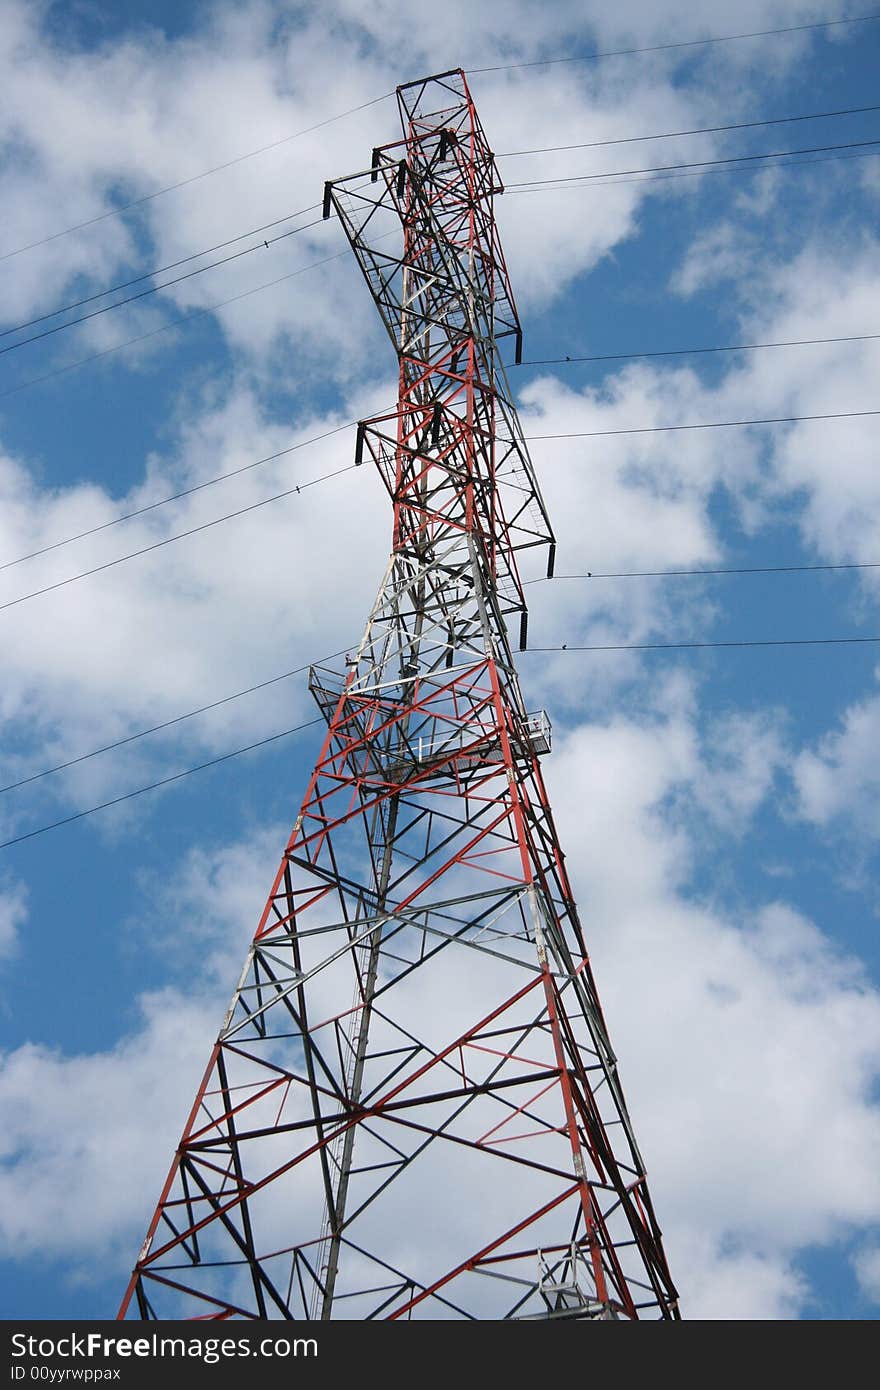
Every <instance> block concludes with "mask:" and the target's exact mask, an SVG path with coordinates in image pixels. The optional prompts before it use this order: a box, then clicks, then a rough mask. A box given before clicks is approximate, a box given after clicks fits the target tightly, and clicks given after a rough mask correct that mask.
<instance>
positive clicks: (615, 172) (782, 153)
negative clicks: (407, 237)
mask: <svg viewBox="0 0 880 1390" xmlns="http://www.w3.org/2000/svg"><path fill="white" fill-rule="evenodd" d="M877 145H880V139H877V140H846V141H843V142H842V143H841V144H837V145H803V146H800V147H799V148H797V149H794V150H764V151H762V152H761V153H760V154H736V155H733V154H732V155H726V156H725V157H724V158H721V159H698V160H689V161H687V162H683V163H679V164H650V165H646V166H645V167H644V168H641V169H603V170H601V172H599V173H595V174H570V175H562V174H560V175H556V176H554V177H553V178H547V179H523V180H521V181H520V182H519V183H509V184H507V185H506V186H505V191H506V192H507V193H518V192H520V191H521V190H524V189H527V188H548V187H549V186H550V185H551V184H552V185H553V186H559V187H564V186H565V185H566V184H574V185H577V184H581V183H585V184H589V183H592V182H593V181H594V180H596V179H614V178H623V177H628V176H631V175H635V174H657V173H669V172H671V171H674V170H679V169H711V168H715V167H717V166H720V165H738V164H750V163H754V162H755V161H756V160H759V159H787V158H788V157H789V156H790V155H800V154H826V153H828V152H829V151H837V150H856V149H863V148H866V147H868V146H872V147H874V146H877ZM815 162H816V163H818V160H817V161H815ZM772 167H775V166H772Z"/></svg>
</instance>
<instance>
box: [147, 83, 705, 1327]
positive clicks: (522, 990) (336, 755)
mask: <svg viewBox="0 0 880 1390" xmlns="http://www.w3.org/2000/svg"><path fill="white" fill-rule="evenodd" d="M398 102H399V108H400V115H401V120H402V125H403V131H404V140H403V141H401V142H400V143H397V144H393V145H388V146H386V147H383V148H381V149H378V150H376V151H374V154H373V160H372V164H371V166H370V168H369V169H367V170H365V171H364V172H363V173H361V174H357V175H354V176H352V177H350V178H345V179H340V180H337V181H334V182H331V183H328V184H327V186H326V189H325V203H324V210H325V214H326V215H330V213H331V212H333V211H335V213H336V215H337V216H338V217H339V219H340V221H341V223H342V226H343V228H344V229H345V232H346V235H347V236H348V239H349V241H350V243H351V247H352V249H353V251H354V254H355V256H356V258H357V261H358V264H359V265H360V267H361V270H362V271H363V274H364V277H365V279H366V281H367V284H368V285H369V288H370V291H371V293H372V295H373V298H374V300H375V303H376V306H377V308H378V310H379V313H380V315H381V317H382V320H383V322H384V324H385V327H386V329H387V331H388V335H389V337H390V338H391V341H392V343H393V345H394V348H395V351H396V353H397V356H398V360H399V372H400V387H399V400H398V406H397V409H396V410H395V411H394V412H393V413H390V414H386V415H382V416H379V417H377V418H375V419H371V420H368V421H365V422H363V423H362V424H361V426H360V427H359V430H358V440H357V460H358V462H364V461H366V460H367V459H371V460H372V461H373V463H375V465H376V467H377V468H378V471H379V474H380V477H381V479H382V481H383V483H384V485H385V487H386V488H387V490H388V494H389V496H390V498H391V502H392V506H393V514H394V524H393V545H392V553H391V558H390V560H389V562H388V567H387V570H386V573H385V575H384V578H383V580H382V583H381V586H380V588H379V593H378V596H377V598H376V601H375V603H374V605H373V608H372V611H371V613H370V616H369V619H368V621H367V625H366V628H365V630H364V635H363V638H362V640H361V643H360V646H359V648H358V650H357V652H356V653H353V654H352V655H351V656H350V658H349V659H348V661H347V664H346V669H345V672H344V673H343V674H337V673H335V672H333V671H331V670H325V669H321V668H316V669H313V670H312V672H311V677H310V683H311V688H312V691H313V693H314V695H315V698H316V699H317V702H318V705H319V706H320V708H321V710H322V711H323V713H324V715H325V716H326V719H327V724H328V729H327V734H326V737H325V739H324V742H323V746H322V748H321V751H320V754H319V756H318V760H317V764H316V766H315V769H314V772H313V774H312V777H311V781H310V782H309V785H308V789H307V791H306V794H305V798H304V800H303V803H302V808H301V810H300V813H299V815H298V817H297V819H296V823H295V825H294V828H293V832H292V834H291V836H290V840H289V842H288V845H287V848H286V849H285V851H284V856H283V858H282V861H281V867H280V868H279V870H278V875H277V877H276V879H275V882H274V884H273V887H272V891H271V893H270V895H269V900H268V902H267V904H266V907H265V910H264V912H263V915H262V917H261V919H260V922H259V925H258V927H257V930H256V933H255V935H254V938H253V943H252V945H251V948H250V951H249V953H248V955H247V959H246V961H245V965H244V969H243V971H242V974H241V978H240V981H239V984H238V987H237V988H236V990H235V993H234V995H233V997H232V1002H231V1004H230V1006H229V1010H228V1012H227V1014H226V1017H225V1019H224V1020H223V1024H222V1027H221V1029H220V1033H219V1036H218V1038H217V1041H216V1043H215V1045H214V1048H213V1051H212V1052H211V1056H210V1059H209V1062H208V1065H207V1068H206V1070H205V1073H204V1077H203V1079H202V1082H201V1085H200V1086H199V1089H198V1094H197V1096H196V1099H195V1102H194V1104H193V1107H192V1111H191V1113H190V1115H189V1118H188V1120H187V1122H186V1126H185V1129H184V1133H183V1137H182V1139H181V1141H180V1145H179V1147H178V1150H177V1153H176V1155H175V1158H174V1162H173V1164H172V1167H171V1171H170V1173H169V1176H168V1179H167V1182H166V1184H165V1187H164V1189H163V1191H162V1193H161V1197H160V1199H159V1203H158V1206H157V1208H156V1212H155V1215H154V1217H153V1219H152V1221H151V1223H150V1226H149V1230H148V1233H147V1237H146V1240H145V1242H144V1245H143V1248H142V1250H141V1253H140V1255H139V1257H138V1260H137V1264H136V1267H135V1270H134V1273H133V1275H132V1279H131V1282H130V1284H129V1287H128V1289H127V1292H126V1294H125V1298H124V1301H123V1304H122V1308H121V1310H120V1316H121V1317H125V1316H129V1317H140V1318H154V1317H163V1318H164V1317H200V1318H228V1317H235V1318H239V1317H240V1318H285V1319H312V1318H317V1319H328V1318H331V1317H334V1318H356V1319H370V1318H387V1319H398V1318H419V1317H421V1318H478V1319H505V1318H511V1319H529V1318H538V1319H555V1318H581V1319H590V1318H618V1317H621V1318H635V1317H644V1316H649V1317H664V1318H677V1317H678V1306H677V1296H676V1292H675V1289H674V1287H673V1284H672V1281H671V1279H670V1275H669V1271H668V1268H667V1264H666V1260H665V1257H664V1253H663V1248H662V1245H661V1239H660V1231H659V1229H658V1226H657V1223H656V1220H655V1217H654V1213H653V1208H652V1205H651V1200H650V1197H649V1194H648V1189H647V1185H646V1179H645V1169H644V1165H643V1162H642V1159H641V1156H640V1154H639V1150H638V1147H637V1145H636V1141H635V1137H634V1135H633V1131H632V1127H631V1124H630V1120H629V1116H628V1114H627V1110H626V1106H625V1103H624V1098H623V1093H622V1091H621V1088H620V1083H619V1081H618V1075H617V1064H616V1060H615V1057H614V1053H613V1051H612V1049H611V1045H610V1043H609V1040H608V1036H607V1033H606V1028H605V1023H604V1020H603V1016H602V1011H601V1008H600V1005H599V1001H598V998H597V995H596V990H595V986H594V983H593V976H592V973H591V969H590V964H589V961H588V958H587V952H586V948H585V944H584V938H583V934H582V930H581V926H580V923H579V921H578V916H577V911H576V908H575V903H574V899H573V896H572V891H571V887H570V885H569V880H568V874H567V871H566V867H565V861H564V858H563V855H562V852H561V850H560V847H559V843H558V839H557V835H556V830H555V827H554V823H553V818H552V815H551V812H550V806H549V802H548V798H547V793H546V791H545V787H544V781H543V777H542V772H541V756H542V754H544V753H545V752H547V751H548V749H549V742H550V733H549V724H548V722H547V720H546V716H544V715H543V714H537V715H536V714H534V713H529V712H528V711H527V710H526V708H525V705H524V703H523V698H522V694H521V692H520V687H519V682H518V678H517V674H516V670H515V667H514V662H513V656H512V652H511V645H510V640H509V637H508V631H507V627H508V623H509V622H510V621H511V620H512V621H513V623H514V628H516V625H517V623H518V624H519V636H520V643H521V645H522V644H524V642H525V636H526V633H525V612H526V605H525V598H524V593H523V585H522V580H521V577H520V570H519V559H520V557H521V555H522V553H523V552H524V551H527V550H529V549H532V548H538V547H544V548H545V549H546V550H547V553H548V557H549V568H550V569H551V570H552V559H553V551H554V542H553V535H552V531H551V528H550V523H549V520H548V517H547V513H546V510H545V507H544V503H543V501H542V498H541V494H540V491H539V488H538V484H537V481H536V478H535V474H534V470H533V467H532V464H531V461H530V459H529V455H528V451H527V449H526V445H525V442H524V440H523V435H522V431H521V428H520V425H519V422H518V419H517V414H516V410H515V409H514V405H513V402H512V397H511V393H510V390H509V386H508V383H507V378H506V374H505V368H504V363H503V358H502V352H503V351H504V350H509V349H510V348H512V349H513V350H514V351H515V352H516V353H517V355H518V354H519V350H520V342H521V335H520V326H519V319H518V317H517V311H516V307H515V304H514V300H513V295H512V292H511V289H510V285H509V283H508V276H507V270H506V267H505V263H504V257H503V254H502V251H501V246H500V244H499V241H498V235H497V231H496V227H495V219H494V210H493V201H494V198H495V195H496V194H498V193H499V192H501V191H502V190H501V185H500V182H499V179H498V175H497V172H496V168H495V162H494V159H493V156H492V153H491V150H490V148H489V146H488V144H487V142H486V138H485V135H484V133H483V130H482V127H481V125H480V122H479V119H478V117H477V113H476V110H475V108H474V104H473V101H472V99H471V96H470V93H469V91H468V87H467V84H466V81H465V78H464V75H463V73H462V72H460V71H455V72H449V73H445V74H442V75H440V76H436V77H430V78H427V79H425V80H423V81H420V82H416V83H412V84H409V85H407V86H404V87H401V88H399V89H398Z"/></svg>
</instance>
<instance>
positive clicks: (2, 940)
mask: <svg viewBox="0 0 880 1390" xmlns="http://www.w3.org/2000/svg"><path fill="white" fill-rule="evenodd" d="M27 903H28V895H27V889H26V887H25V885H24V884H23V883H16V882H10V880H9V879H8V877H0V961H2V960H8V959H9V957H10V956H15V955H17V954H18V950H19V939H18V930H19V927H21V926H23V924H24V923H25V922H26V921H27V915H28V907H27Z"/></svg>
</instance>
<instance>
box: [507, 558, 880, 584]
mask: <svg viewBox="0 0 880 1390" xmlns="http://www.w3.org/2000/svg"><path fill="white" fill-rule="evenodd" d="M876 569H880V560H865V561H856V560H852V561H846V562H843V563H841V564H838V565H735V566H734V565H731V566H729V567H720V566H719V567H716V568H715V569H689V570H587V571H586V572H585V573H584V574H554V575H551V576H544V575H542V576H541V577H540V578H539V579H527V580H525V583H526V584H555V582H556V580H557V579H672V578H678V577H680V576H686V575H712V574H812V573H814V572H816V573H818V572H819V571H822V570H876Z"/></svg>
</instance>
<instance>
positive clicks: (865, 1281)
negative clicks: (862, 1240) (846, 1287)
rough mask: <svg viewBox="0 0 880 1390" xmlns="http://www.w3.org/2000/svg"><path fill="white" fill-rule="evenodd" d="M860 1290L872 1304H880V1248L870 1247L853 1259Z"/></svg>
mask: <svg viewBox="0 0 880 1390" xmlns="http://www.w3.org/2000/svg"><path fill="white" fill-rule="evenodd" d="M853 1268H854V1269H855V1272H856V1278H857V1279H858V1281H859V1288H860V1289H861V1291H862V1293H863V1294H864V1296H865V1298H868V1299H870V1300H871V1302H872V1303H880V1246H877V1245H869V1246H866V1247H865V1249H864V1250H860V1251H859V1252H858V1254H857V1255H856V1256H855V1258H854V1259H853Z"/></svg>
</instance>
